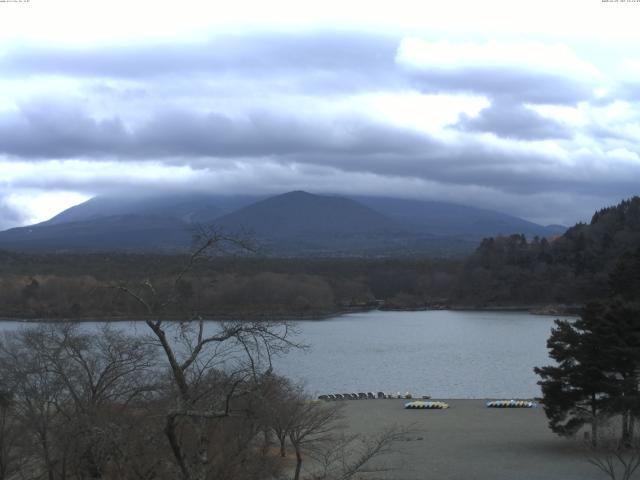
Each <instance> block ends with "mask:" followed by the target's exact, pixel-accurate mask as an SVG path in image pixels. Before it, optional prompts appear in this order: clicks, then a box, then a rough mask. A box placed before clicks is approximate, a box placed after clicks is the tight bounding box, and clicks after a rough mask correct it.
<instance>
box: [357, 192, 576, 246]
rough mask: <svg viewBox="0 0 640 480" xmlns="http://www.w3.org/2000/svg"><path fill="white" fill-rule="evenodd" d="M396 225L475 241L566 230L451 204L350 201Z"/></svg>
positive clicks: (383, 199)
mask: <svg viewBox="0 0 640 480" xmlns="http://www.w3.org/2000/svg"><path fill="white" fill-rule="evenodd" d="M353 198H354V200H357V201H358V202H360V203H362V204H363V205H366V206H368V207H370V208H372V209H374V210H376V211H378V212H380V213H382V214H384V215H386V216H387V217H389V218H391V219H393V220H395V221H396V222H398V223H401V224H403V225H406V226H407V227H412V228H413V229H414V230H417V231H419V232H423V233H429V234H433V235H454V236H464V237H467V238H471V239H474V240H481V239H482V238H484V237H489V236H497V235H510V234H512V233H523V234H525V235H526V236H528V237H533V236H535V235H537V236H539V237H549V236H555V235H561V234H562V233H564V231H565V230H566V227H563V226H561V225H549V226H542V225H538V224H536V223H533V222H529V221H527V220H523V219H522V218H518V217H514V216H513V215H507V214H505V213H500V212H496V211H494V210H485V209H481V208H475V207H468V206H464V205H456V204H453V203H445V202H434V201H423V200H405V199H399V198H385V197H353Z"/></svg>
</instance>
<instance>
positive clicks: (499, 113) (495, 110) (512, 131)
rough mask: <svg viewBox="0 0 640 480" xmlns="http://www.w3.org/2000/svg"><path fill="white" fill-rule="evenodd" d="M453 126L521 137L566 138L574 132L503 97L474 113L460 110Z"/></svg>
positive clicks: (533, 138)
mask: <svg viewBox="0 0 640 480" xmlns="http://www.w3.org/2000/svg"><path fill="white" fill-rule="evenodd" d="M455 128H458V129H460V130H462V131H468V132H490V133H495V134H496V135H498V136H499V137H504V138H513V139H520V140H544V139H568V138H571V137H572V136H573V134H572V131H571V130H570V129H568V128H567V127H566V126H564V125H562V124H561V123H558V122H556V121H554V120H551V119H549V118H545V117H543V116H542V115H540V114H539V113H537V112H535V111H533V110H531V109H529V108H526V107H524V106H523V105H520V104H513V103H509V102H505V101H503V100H497V101H494V102H493V103H492V104H491V105H490V106H489V107H487V108H485V109H483V110H482V111H481V112H480V113H479V114H478V115H477V116H476V117H469V116H468V115H465V114H462V115H461V118H460V121H459V122H458V123H457V124H456V125H455Z"/></svg>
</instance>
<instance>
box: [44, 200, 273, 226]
mask: <svg viewBox="0 0 640 480" xmlns="http://www.w3.org/2000/svg"><path fill="white" fill-rule="evenodd" d="M260 199H261V197H257V196H256V197H253V196H246V195H235V196H220V195H206V194H189V195H188V194H171V195H162V196H159V195H153V196H135V197H134V196H121V197H104V196H98V197H94V198H91V199H89V200H87V201H86V202H84V203H81V204H80V205H76V206H75V207H71V208H69V209H67V210H65V211H64V212H62V213H60V214H58V215H56V216H55V217H53V218H52V219H50V220H48V221H46V222H43V223H44V224H58V223H65V222H78V221H84V220H92V219H96V218H102V217H112V216H119V215H152V216H153V215H156V216H163V217H174V218H177V219H180V220H183V221H185V222H187V223H210V222H212V221H213V220H214V219H216V218H217V217H219V216H221V215H224V214H226V213H229V212H231V211H234V210H237V209H238V208H241V207H243V206H245V205H248V204H250V203H253V202H255V201H257V200H260Z"/></svg>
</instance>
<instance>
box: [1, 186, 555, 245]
mask: <svg viewBox="0 0 640 480" xmlns="http://www.w3.org/2000/svg"><path fill="white" fill-rule="evenodd" d="M200 224H203V225H211V224H214V225H216V226H218V227H223V228H224V229H225V230H226V231H227V232H231V233H234V232H239V231H242V232H247V231H248V232H252V234H253V235H254V236H255V238H256V240H257V241H258V242H259V243H260V244H262V245H263V246H265V247H266V249H267V250H268V251H269V252H271V253H272V254H274V255H281V256H299V255H313V256H354V255H355V256H371V255H373V256H378V255H383V256H398V255H401V256H411V255H432V256H440V257H452V256H457V257H460V256H463V255H465V254H468V253H470V252H472V251H473V249H474V248H475V247H476V246H477V244H478V243H479V242H480V240H481V239H482V238H483V237H484V236H487V235H499V234H503V233H513V232H518V233H524V234H525V235H527V236H529V237H531V236H533V235H540V236H547V235H551V234H554V233H556V232H557V229H556V230H554V229H549V228H547V227H542V226H540V225H536V224H534V223H531V222H527V221H525V220H522V219H519V218H517V217H512V216H509V215H505V214H502V213H499V212H493V211H489V210H481V209H476V208H473V207H465V206H460V205H453V204H447V203H442V202H424V201H417V200H416V201H414V200H400V199H391V198H373V197H361V198H357V199H353V198H346V197H338V196H328V195H314V194H310V193H306V192H301V191H296V192H289V193H285V194H282V195H277V196H274V197H270V198H266V199H264V198H260V197H257V196H250V195H231V196H220V195H204V194H197V195H196V194H191V195H188V194H172V195H163V196H157V195H156V196H137V197H132V196H123V197H95V198H92V199H90V200H88V201H87V202H84V203H82V204H80V205H77V206H75V207H72V208H70V209H68V210H65V211H64V212H62V213H60V214H59V215H56V216H55V217H53V218H52V219H50V220H48V221H46V222H42V223H40V224H37V225H32V226H29V227H21V228H14V229H11V230H7V231H4V232H0V248H5V249H11V250H24V251H60V250H65V251H66V250H69V251H74V250H83V251H109V250H114V251H115V250H128V251H167V250H170V251H186V250H188V249H189V248H190V245H191V241H190V238H191V233H190V232H191V231H192V230H193V228H194V227H195V226H196V225H200Z"/></svg>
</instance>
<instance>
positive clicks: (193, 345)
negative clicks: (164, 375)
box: [117, 230, 298, 480]
mask: <svg viewBox="0 0 640 480" xmlns="http://www.w3.org/2000/svg"><path fill="white" fill-rule="evenodd" d="M230 250H240V251H243V252H252V251H254V250H255V248H254V246H253V245H252V244H251V242H249V241H247V239H246V238H239V237H237V236H228V235H225V234H224V233H223V232H221V231H218V230H210V231H207V232H204V234H203V235H201V236H200V239H199V241H198V246H197V248H196V249H195V250H194V253H193V254H192V255H191V256H190V257H189V258H188V260H187V261H186V263H185V265H184V267H183V268H182V269H181V271H180V272H178V273H177V275H176V277H175V279H174V281H173V282H172V285H171V288H170V289H169V290H168V291H164V292H160V291H158V289H156V288H155V286H154V284H153V282H152V281H151V280H150V279H147V280H144V281H143V282H142V283H141V284H140V285H138V286H137V287H131V286H126V285H119V286H118V287H117V288H118V289H119V290H120V291H122V292H124V293H125V294H126V295H128V296H129V297H131V298H133V299H134V300H135V301H137V302H138V303H139V304H140V305H141V306H142V307H143V308H144V310H145V314H146V317H147V319H146V320H145V322H146V324H147V326H148V327H149V329H150V330H151V332H152V334H153V337H154V338H155V341H156V342H157V344H158V345H159V346H160V348H161V349H162V351H163V353H164V357H165V361H166V364H167V366H168V370H169V374H170V377H171V384H172V387H173V399H174V401H173V407H172V408H170V409H169V410H168V411H167V413H166V422H165V429H164V431H165V434H166V437H167V440H168V442H169V445H170V447H171V451H172V452H173V457H174V459H175V462H176V465H177V467H178V471H179V474H180V476H181V477H182V478H184V479H185V480H205V479H206V478H208V476H209V474H210V472H211V471H212V458H213V457H214V456H215V452H211V448H212V445H211V443H210V439H211V432H210V430H211V428H213V427H214V426H216V425H219V422H220V421H221V420H222V419H225V418H229V417H231V416H233V415H246V411H243V410H242V409H237V408H235V409H234V400H235V399H237V398H240V397H243V396H246V395H248V394H250V393H251V392H252V391H254V390H255V388H256V385H257V384H258V383H259V382H258V379H259V378H260V376H261V375H262V374H264V373H265V372H269V371H271V369H272V357H273V356H274V355H277V354H280V353H283V352H285V351H287V350H288V349H289V348H291V347H293V346H298V345H297V344H296V343H295V342H294V341H293V340H292V339H291V337H292V334H293V333H295V331H294V329H293V328H292V325H291V324H290V323H288V322H269V321H250V322H249V321H247V322H243V321H226V322H219V323H215V324H207V323H205V321H204V320H203V319H202V318H201V317H200V316H199V315H197V314H196V313H192V314H191V315H190V318H188V319H186V321H181V322H171V321H167V320H166V316H167V315H166V314H167V312H169V311H170V309H171V308H170V307H172V306H174V305H175V304H176V303H177V302H179V301H180V298H181V293H180V292H181V285H184V282H185V278H186V276H187V275H188V274H189V272H190V271H191V270H192V269H193V268H194V266H195V265H196V264H197V262H198V261H200V260H203V259H205V258H207V256H208V255H211V254H216V253H220V252H228V251H230ZM219 372H224V375H222V374H220V373H219ZM185 432H188V434H187V436H186V437H189V439H190V441H185V438H186V437H185Z"/></svg>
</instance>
